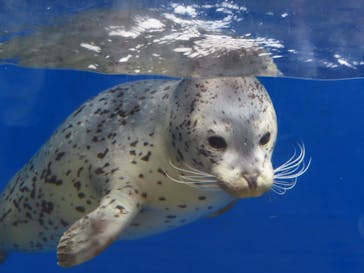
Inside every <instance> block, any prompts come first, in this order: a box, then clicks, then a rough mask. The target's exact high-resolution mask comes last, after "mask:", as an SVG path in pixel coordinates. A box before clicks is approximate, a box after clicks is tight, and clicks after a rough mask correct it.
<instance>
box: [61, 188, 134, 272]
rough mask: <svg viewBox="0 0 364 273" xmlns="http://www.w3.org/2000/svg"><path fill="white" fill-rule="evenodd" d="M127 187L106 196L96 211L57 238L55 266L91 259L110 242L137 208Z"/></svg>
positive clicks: (115, 237) (120, 231)
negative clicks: (56, 260) (56, 261)
mask: <svg viewBox="0 0 364 273" xmlns="http://www.w3.org/2000/svg"><path fill="white" fill-rule="evenodd" d="M130 193H134V189H132V188H131V187H129V186H128V187H125V188H123V189H119V190H115V191H113V192H111V193H110V194H109V195H106V196H105V197H104V198H103V199H102V201H101V203H100V205H99V207H97V208H96V209H95V210H94V211H92V212H91V213H89V214H88V215H85V216H84V217H82V218H81V219H79V220H78V221H76V222H75V223H74V224H73V225H72V226H71V227H70V228H69V229H68V230H67V231H66V232H65V233H64V234H63V236H62V237H61V239H60V240H59V243H58V247H57V257H58V265H60V266H63V267H70V266H74V265H77V264H80V263H83V262H85V261H87V260H89V259H92V258H93V257H95V256H96V255H97V254H99V253H100V252H101V251H103V250H104V249H106V248H107V247H108V246H109V245H110V244H111V243H112V242H114V241H115V240H116V239H117V238H118V237H119V235H120V234H121V233H122V231H123V230H124V229H125V228H126V227H127V226H128V225H129V224H130V222H131V221H132V220H133V219H134V217H135V215H136V214H137V213H138V211H139V208H140V199H139V198H138V196H137V195H136V194H134V195H130Z"/></svg>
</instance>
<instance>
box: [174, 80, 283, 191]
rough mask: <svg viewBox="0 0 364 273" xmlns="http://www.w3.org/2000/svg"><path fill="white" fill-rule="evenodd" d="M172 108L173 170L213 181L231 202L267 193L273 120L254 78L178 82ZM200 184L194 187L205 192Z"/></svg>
mask: <svg viewBox="0 0 364 273" xmlns="http://www.w3.org/2000/svg"><path fill="white" fill-rule="evenodd" d="M172 107H173V109H172V110H171V122H170V128H169V130H170V133H171V135H172V138H171V143H170V145H171V146H173V149H171V150H175V158H174V160H175V161H176V162H177V164H178V162H187V164H188V165H189V166H191V167H192V168H194V169H196V170H200V171H201V172H203V173H206V174H209V175H211V176H213V178H211V176H210V177H209V178H210V180H209V181H210V182H211V184H212V183H214V184H218V185H219V187H220V188H222V189H223V190H224V191H226V192H227V193H229V194H230V195H232V196H233V197H236V198H243V197H255V196H260V195H261V194H263V193H264V192H266V191H267V190H269V189H270V188H271V187H272V184H273V178H274V172H273V167H272V163H271V157H272V152H273V148H274V145H275V141H276V136H277V121H276V114H275V111H274V107H273V105H272V102H271V99H270V98H269V95H268V93H267V92H266V90H265V89H264V87H263V86H262V85H261V84H260V83H259V81H258V80H257V79H256V78H253V77H245V78H216V79H186V80H183V81H182V82H181V84H180V85H179V87H178V90H176V92H175V98H174V105H173V106H172ZM186 113H187V114H186ZM182 176H183V174H182ZM201 181H204V182H201V183H197V185H203V184H204V186H206V184H207V183H206V182H205V181H207V180H206V178H204V180H201Z"/></svg>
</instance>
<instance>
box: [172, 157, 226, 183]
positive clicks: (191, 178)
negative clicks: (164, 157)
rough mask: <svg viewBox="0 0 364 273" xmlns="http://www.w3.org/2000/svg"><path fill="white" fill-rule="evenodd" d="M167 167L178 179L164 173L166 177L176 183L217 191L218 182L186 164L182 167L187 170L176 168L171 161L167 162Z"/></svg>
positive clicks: (211, 176)
mask: <svg viewBox="0 0 364 273" xmlns="http://www.w3.org/2000/svg"><path fill="white" fill-rule="evenodd" d="M169 165H170V166H171V167H172V168H173V169H174V170H175V171H176V174H177V176H178V178H174V177H172V176H171V175H170V174H168V172H166V171H165V173H166V176H167V177H168V178H169V179H171V180H172V181H174V182H176V183H180V184H185V185H189V186H192V187H197V188H207V189H219V187H218V182H219V181H218V180H217V179H216V178H215V176H213V175H211V174H208V173H205V172H202V171H199V170H197V169H195V168H193V167H191V166H189V165H187V164H184V165H186V168H189V169H185V168H181V167H178V166H176V165H175V164H174V163H173V162H172V161H171V160H169Z"/></svg>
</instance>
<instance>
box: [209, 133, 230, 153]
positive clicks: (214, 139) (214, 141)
mask: <svg viewBox="0 0 364 273" xmlns="http://www.w3.org/2000/svg"><path fill="white" fill-rule="evenodd" d="M207 140H208V142H209V144H210V146H211V147H212V148H215V149H218V150H225V149H226V147H227V143H226V141H225V139H224V138H223V137H220V136H211V137H209V138H208V139H207Z"/></svg>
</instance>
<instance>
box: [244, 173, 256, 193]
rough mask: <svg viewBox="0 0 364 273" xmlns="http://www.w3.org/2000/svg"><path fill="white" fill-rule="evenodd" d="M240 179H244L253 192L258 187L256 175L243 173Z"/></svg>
mask: <svg viewBox="0 0 364 273" xmlns="http://www.w3.org/2000/svg"><path fill="white" fill-rule="evenodd" d="M242 177H244V179H245V180H246V182H247V183H248V186H249V189H251V190H255V189H256V188H257V187H258V184H257V180H258V175H257V174H254V173H253V174H247V173H243V174H242Z"/></svg>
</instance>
